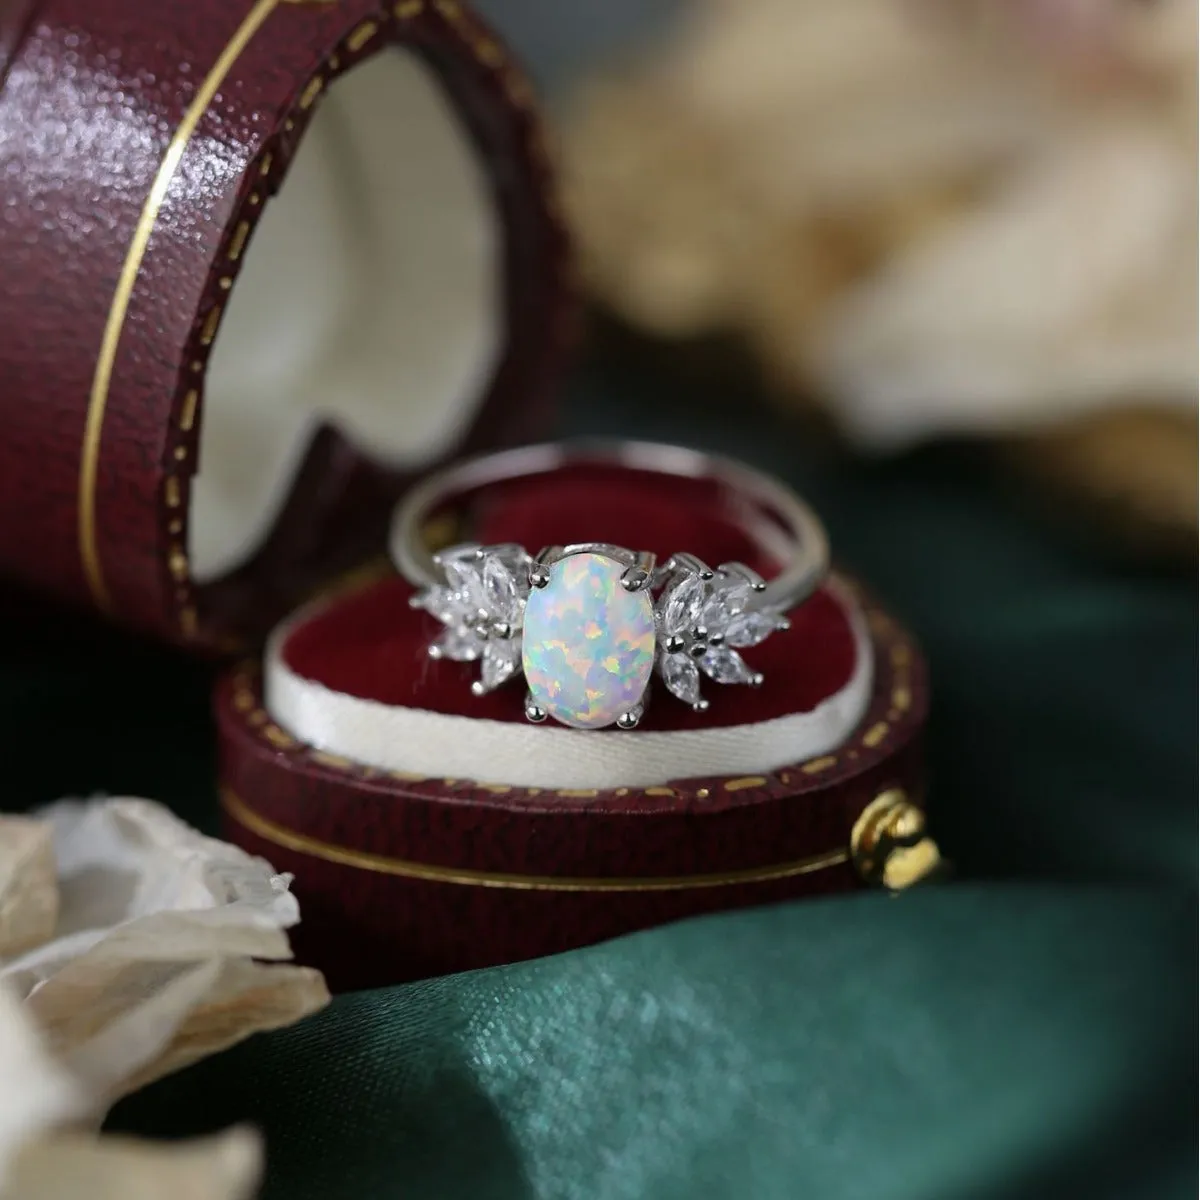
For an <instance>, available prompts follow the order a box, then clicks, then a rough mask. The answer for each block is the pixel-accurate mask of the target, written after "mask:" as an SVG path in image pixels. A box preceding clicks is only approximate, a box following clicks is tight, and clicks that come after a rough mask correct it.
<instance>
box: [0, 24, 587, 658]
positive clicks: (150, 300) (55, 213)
mask: <svg viewBox="0 0 1200 1200" xmlns="http://www.w3.org/2000/svg"><path fill="white" fill-rule="evenodd" d="M389 45H403V46H406V47H409V48H410V49H412V50H414V51H415V52H416V53H418V54H419V55H421V56H422V57H423V58H425V59H426V60H427V61H428V62H429V63H430V64H431V65H432V66H433V68H434V69H435V70H436V71H437V72H438V73H439V75H440V77H441V79H442V80H443V81H444V84H445V87H446V90H447V92H448V94H449V95H450V96H451V98H452V99H453V101H454V102H455V104H456V106H457V108H458V110H459V113H460V116H461V118H462V120H463V123H464V125H465V127H466V128H467V129H468V131H469V133H470V135H471V137H472V138H473V140H474V142H475V144H476V146H477V148H478V152H479V154H480V156H481V159H482V160H483V161H484V163H485V164H486V167H487V171H488V175H489V178H490V180H491V186H492V191H493V196H494V200H495V204H496V206H497V209H498V211H499V213H500V217H501V225H502V228H503V233H504V248H503V271H504V285H503V302H504V305H505V314H506V334H507V340H506V343H505V350H504V353H503V356H502V359H501V362H500V364H499V367H498V369H497V371H496V374H495V376H494V378H493V381H492V385H491V388H490V391H489V393H488V395H487V396H486V397H484V398H482V401H481V407H480V410H479V417H478V421H477V422H476V424H475V425H474V427H473V428H472V430H471V432H470V434H469V436H468V437H467V439H466V442H465V444H463V445H461V446H458V447H454V450H455V451H462V450H470V449H474V448H479V447H484V446H488V445H491V444H493V443H494V442H496V441H498V440H501V439H502V438H506V437H507V438H512V439H520V438H525V437H528V436H529V435H530V434H531V433H532V432H533V431H534V430H535V429H536V428H538V427H539V426H540V425H541V424H542V423H543V422H544V420H545V405H546V404H547V403H548V400H549V396H550V393H551V391H552V389H553V380H554V376H555V373H556V369H557V366H558V363H559V360H560V358H561V356H562V345H563V341H564V339H565V338H566V337H567V335H568V327H569V325H570V322H571V314H572V311H573V310H572V308H571V305H570V303H569V301H568V300H567V297H566V289H565V283H564V272H565V265H564V257H565V247H564V239H563V235H562V231H561V227H560V225H559V223H558V220H557V218H556V216H555V215H554V214H553V199H552V196H551V192H550V182H549V173H548V164H547V158H546V153H545V150H544V148H543V146H542V142H541V138H540V133H539V130H538V125H537V120H536V117H535V115H534V113H533V109H532V94H531V91H530V89H529V85H528V84H527V83H526V82H525V80H524V78H523V77H522V76H521V74H520V72H519V70H518V69H517V68H516V67H515V65H513V64H512V62H511V61H510V60H509V58H508V56H507V54H506V53H505V51H504V50H503V48H502V47H501V46H500V44H499V43H498V42H497V41H496V39H495V38H494V37H493V36H492V34H491V33H490V32H489V31H488V30H487V29H486V28H485V27H484V26H483V25H481V24H480V23H479V22H478V20H477V19H476V18H475V17H473V16H472V15H471V14H470V13H469V12H468V11H467V10H465V9H464V8H463V7H462V6H461V5H460V4H459V3H457V2H456V0H430V2H429V3H425V2H424V0H412V2H405V0H401V2H400V3H396V4H392V5H389V6H388V7H386V8H384V7H381V6H380V5H379V4H378V3H377V0H339V2H338V3H336V4H328V3H320V2H311V0H257V3H251V2H248V0H203V2H202V3H199V4H190V3H189V4H158V5H153V6H147V5H146V4H145V3H144V0H95V2H93V0H88V2H86V3H85V2H84V0H39V2H37V3H35V4H33V5H32V7H31V6H30V5H29V4H16V5H13V4H11V3H10V5H9V6H8V7H6V8H5V10H4V18H3V22H0V48H2V49H4V50H5V51H7V52H8V63H7V72H6V74H5V77H4V79H5V82H4V87H3V91H2V93H0V187H2V189H3V191H2V194H0V198H2V199H3V202H4V211H5V220H4V221H3V222H0V262H3V264H4V266H3V270H4V278H3V286H2V287H0V380H2V383H3V386H2V387H0V571H3V573H4V574H6V575H8V576H10V577H12V578H15V579H17V580H20V581H21V582H23V583H25V584H27V585H29V586H30V587H32V588H34V589H37V590H40V591H42V592H44V593H46V594H49V595H52V596H54V597H56V598H59V599H63V600H66V601H69V602H73V603H78V604H86V605H91V606H94V607H99V608H101V609H103V610H105V611H107V612H108V613H110V614H111V615H112V616H114V617H116V618H118V619H120V620H121V621H123V622H125V623H127V624H129V625H132V626H135V627H137V628H139V629H142V630H145V631H149V632H152V633H154V634H155V635H157V636H159V637H164V638H168V639H171V640H176V641H182V642H185V643H188V644H191V645H193V646H196V647H208V648H214V649H221V648H227V647H228V645H229V643H230V642H231V641H233V640H238V639H244V638H248V637H254V636H256V635H258V634H260V633H261V632H262V631H264V630H265V629H266V628H269V627H270V625H271V624H273V623H274V621H275V619H276V618H277V617H278V616H279V615H280V614H281V613H282V612H285V611H287V610H288V609H289V608H291V607H292V606H293V605H294V604H295V603H296V602H297V600H298V599H299V598H300V597H302V596H303V595H305V594H306V593H307V592H308V591H310V590H311V589H312V588H313V587H314V586H316V585H317V584H318V583H319V582H321V581H322V580H325V579H328V578H329V576H330V575H331V573H335V572H337V571H339V570H343V569H346V568H348V567H350V566H352V565H354V564H355V563H358V562H360V561H362V559H363V558H364V557H365V556H367V555H368V554H369V553H371V552H375V551H377V550H378V549H379V548H380V547H381V545H382V540H383V528H384V523H385V521H386V513H387V509H388V507H389V504H390V501H391V500H392V499H394V497H395V496H396V495H397V494H399V492H400V491H401V490H402V489H403V487H404V486H405V485H406V483H407V482H408V481H407V479H406V478H405V477H404V476H403V475H402V474H400V473H396V472H387V471H383V470H381V469H380V468H379V467H377V466H374V465H372V464H371V463H370V462H369V461H367V460H365V459H364V458H363V457H362V456H361V455H360V454H358V453H357V452H356V451H355V450H354V449H352V448H351V447H350V445H349V444H348V443H347V442H346V441H344V440H343V439H342V438H340V437H339V436H338V435H337V433H336V432H335V431H333V430H332V429H329V428H326V429H324V430H322V431H321V432H320V433H319V434H318V435H317V436H316V438H315V439H314V442H313V445H312V447H311V450H310V453H309V455H308V458H307V459H306V461H305V463H304V465H303V466H302V468H301V470H300V472H299V475H298V478H297V481H296V485H295V489H294V491H293V493H292V496H291V498H290V500H289V501H288V503H287V505H286V506H285V509H284V511H283V513H282V515H281V517H280V519H279V522H278V525H277V526H276V528H275V530H274V532H273V534H272V535H271V537H270V539H269V541H268V543H267V544H266V545H265V546H264V547H263V548H262V551H261V553H260V554H259V555H258V556H257V557H256V558H255V559H254V560H253V561H252V562H251V563H250V564H249V565H248V566H247V567H246V568H244V569H242V570H240V571H238V572H236V573H235V574H234V575H232V576H230V577H229V578H227V579H225V580H223V581H221V582H219V583H217V584H214V585H211V586H210V587H207V588H204V589H197V588H194V587H193V586H192V583H191V579H190V575H189V570H188V561H187V553H186V546H187V540H186V521H187V508H188V490H189V480H190V478H191V476H192V474H193V473H194V472H195V470H196V469H197V463H196V453H197V445H198V433H199V428H200V424H201V421H202V419H203V388H204V374H205V364H206V362H207V358H208V354H209V351H210V348H211V344H212V342H213V341H214V340H215V338H216V337H217V336H219V324H220V319H221V310H222V306H223V302H224V297H225V295H226V291H227V289H228V288H229V287H236V281H237V272H238V268H239V266H240V263H241V262H242V261H243V258H244V252H245V251H246V249H247V245H248V244H249V243H250V241H251V240H252V237H253V230H254V226H255V224H256V222H257V220H258V217H259V215H260V214H261V212H262V211H263V209H264V208H265V207H267V206H268V205H269V202H270V197H271V194H272V193H273V191H274V190H275V189H277V188H278V187H279V186H280V185H281V184H282V183H283V181H284V179H285V177H286V173H287V167H288V163H289V160H290V158H291V156H292V154H293V152H294V150H295V148H296V146H297V144H298V141H299V139H300V138H301V137H302V135H303V132H304V128H305V126H306V123H307V122H308V120H309V119H310V118H311V116H312V113H313V112H314V111H315V109H316V108H317V106H318V105H319V104H320V95H321V92H322V91H323V89H324V87H325V86H327V85H328V83H329V81H330V80H331V79H333V78H334V77H335V76H336V75H337V74H338V73H339V72H342V71H346V70H350V69H352V68H353V66H354V65H355V64H356V63H357V62H359V61H361V60H362V59H363V58H365V57H367V56H369V55H372V54H375V53H377V52H379V51H381V50H382V49H384V48H385V47H386V46H389ZM214 80H217V81H218V82H219V86H217V87H215V90H212V88H211V85H212V83H213V81H214ZM206 87H207V88H209V90H212V96H211V101H210V102H209V103H207V104H206V105H204V106H203V108H202V109H197V111H196V113H195V114H194V115H195V116H196V117H197V123H196V125H195V129H194V131H192V132H191V133H190V136H184V135H185V134H186V133H187V132H188V130H187V121H188V118H189V109H190V108H191V106H192V105H193V103H196V104H199V103H200V102H201V101H202V100H203V99H204V97H205V94H206ZM173 156H177V161H176V160H175V158H174V157H173ZM164 164H166V166H164ZM414 169H415V170H419V169H420V165H419V164H414ZM156 181H157V183H156ZM156 186H157V187H158V189H159V190H158V192H156V191H155V188H156ZM156 206H157V207H156ZM146 214H149V215H150V216H151V217H153V220H152V224H150V225H149V226H145V225H143V226H142V227H141V228H140V227H139V222H144V221H145V219H146ZM139 233H143V234H148V239H147V240H146V241H145V243H144V253H143V254H142V256H141V258H140V260H139V259H138V258H137V256H136V251H137V248H138V245H139V242H138V239H139ZM131 254H132V255H133V257H132V258H131V257H130V255H131ZM131 262H132V263H133V265H134V266H136V267H137V270H136V275H134V276H131V277H130V280H129V282H130V283H131V287H130V290H129V291H128V293H127V295H125V294H123V292H122V283H121V279H122V272H123V270H128V267H129V264H130V263H131ZM123 300H124V301H127V306H126V307H124V308H123V307H122V302H123ZM106 337H107V338H108V339H109V348H110V349H111V350H112V354H111V362H110V363H109V362H108V359H107V358H106V356H105V349H104V348H105V345H106ZM106 363H107V364H108V365H109V366H110V367H111V372H110V374H109V376H107V377H105V376H104V368H105V364H106ZM98 364H99V368H98ZM192 393H195V395H194V396H193V395H192Z"/></svg>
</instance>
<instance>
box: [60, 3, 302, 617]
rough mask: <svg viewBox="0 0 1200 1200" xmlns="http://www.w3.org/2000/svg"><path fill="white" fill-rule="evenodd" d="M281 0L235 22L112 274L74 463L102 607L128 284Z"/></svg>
mask: <svg viewBox="0 0 1200 1200" xmlns="http://www.w3.org/2000/svg"><path fill="white" fill-rule="evenodd" d="M279 2H280V0H258V3H257V4H255V5H254V7H253V8H252V9H251V10H250V12H249V13H248V14H247V15H246V19H245V20H244V21H243V22H242V23H241V25H239V26H238V28H237V30H236V31H235V33H234V35H233V37H232V38H231V39H230V40H229V42H228V44H227V45H226V47H225V49H224V50H223V51H222V52H221V55H220V57H219V58H218V59H217V61H216V62H215V63H214V64H213V68H212V70H211V71H209V73H208V75H207V77H206V78H205V80H204V82H203V83H202V84H201V85H200V88H199V90H198V91H197V92H196V95H195V96H194V97H193V98H192V102H191V104H189V105H188V107H187V111H186V112H185V113H184V114H183V120H182V121H181V122H180V123H179V128H178V129H176V130H175V133H174V134H173V135H172V137H171V141H170V143H169V144H168V146H167V152H166V154H165V155H163V160H162V162H161V163H160V164H159V167H158V173H157V174H156V175H155V177H154V183H153V184H152V185H151V187H150V194H149V195H148V196H147V197H146V203H145V205H144V206H143V207H142V213H141V216H140V217H139V218H138V223H137V225H136V226H135V228H134V231H133V238H132V239H131V241H130V243H129V249H128V251H127V252H126V254H125V262H124V264H123V265H122V267H121V274H120V275H119V276H118V278H117V286H116V290H115V291H114V293H113V299H112V305H111V306H110V307H109V310H108V319H107V321H106V322H105V325H104V337H103V339H102V340H101V342H100V352H99V354H98V355H97V357H96V370H95V373H94V374H93V376H92V390H91V395H90V397H89V400H88V411H87V421H86V423H85V425H84V429H83V448H82V459H81V461H80V464H79V557H80V559H81V560H82V563H83V574H84V578H85V579H86V580H87V585H88V588H89V589H90V590H91V593H92V597H93V599H94V600H95V601H96V603H97V605H99V607H100V608H102V609H108V608H110V607H111V599H110V596H109V592H108V586H107V584H106V583H105V581H104V570H103V568H102V567H101V565H100V552H99V548H98V546H97V544H96V472H97V468H98V466H99V460H100V434H101V431H102V430H103V428H104V410H105V408H106V407H107V405H108V389H109V385H110V384H111V382H112V372H113V364H114V363H115V361H116V357H117V347H118V345H119V344H120V341H121V332H122V330H123V329H124V327H125V317H126V315H127V313H128V311H129V302H130V300H131V299H132V297H133V287H134V284H135V283H136V282H137V277H138V272H139V270H141V266H142V259H143V258H145V256H146V247H147V246H148V245H149V244H150V235H151V234H152V233H153V232H154V225H155V222H156V221H157V220H158V214H159V211H160V209H161V208H162V206H163V201H164V200H165V199H166V197H167V189H168V188H169V187H170V186H171V180H172V179H174V177H175V172H176V171H177V170H178V168H179V163H180V161H181V160H182V158H183V152H184V150H185V149H186V148H187V144H188V141H189V140H190V139H191V136H192V134H193V133H195V131H196V126H197V125H199V124H200V119H201V118H202V117H203V116H204V114H205V113H206V112H207V111H208V106H209V105H210V104H211V103H212V98H213V97H214V96H215V95H216V94H217V91H218V89H219V88H220V86H221V84H222V83H224V81H225V76H226V75H228V74H229V71H230V69H231V68H232V67H233V64H234V63H235V62H236V61H237V59H238V56H239V55H240V54H241V53H242V51H243V50H244V49H245V48H246V44H247V43H248V42H249V41H250V39H251V38H252V37H253V36H254V35H255V34H256V33H257V32H258V30H259V28H260V27H261V26H262V24H263V22H265V21H266V19H267V18H268V17H269V16H270V15H271V13H272V12H273V11H274V10H275V8H276V6H277V5H278V4H279Z"/></svg>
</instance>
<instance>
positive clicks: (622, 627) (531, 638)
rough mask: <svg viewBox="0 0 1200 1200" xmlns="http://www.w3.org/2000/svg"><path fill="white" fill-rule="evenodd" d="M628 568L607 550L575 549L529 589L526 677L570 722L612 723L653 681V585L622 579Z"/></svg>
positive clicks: (545, 703) (542, 701)
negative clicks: (626, 584)
mask: <svg viewBox="0 0 1200 1200" xmlns="http://www.w3.org/2000/svg"><path fill="white" fill-rule="evenodd" d="M624 570H625V568H624V567H623V566H622V565H621V564H620V563H619V562H617V561H616V560H615V559H612V558H608V557H607V556H606V555H603V554H590V553H587V554H571V555H568V556H567V557H566V558H564V559H562V560H561V561H560V562H557V563H555V564H554V566H553V567H551V568H550V582H549V583H548V584H547V585H546V586H545V587H544V588H533V589H532V590H531V591H530V593H529V601H528V603H527V604H526V607H525V631H524V635H523V637H522V652H523V655H524V667H525V680H526V682H527V683H528V685H529V692H530V695H532V696H533V699H534V700H535V702H536V703H537V704H538V705H539V706H540V707H542V708H544V709H545V710H546V712H547V713H548V714H549V715H550V716H552V717H553V718H554V719H555V720H556V721H561V722H562V724H564V725H573V726H575V728H577V729H599V728H601V727H602V726H604V725H611V724H612V723H613V722H614V721H615V720H616V719H617V718H618V717H619V716H620V715H621V714H622V713H624V712H628V711H629V710H630V709H631V708H633V707H634V706H635V705H636V704H637V703H638V701H639V700H640V699H641V698H642V693H643V692H644V691H645V690H646V684H647V683H648V682H649V680H650V671H651V669H652V668H653V666H654V607H653V605H652V604H651V601H650V595H649V592H648V591H643V592H627V591H626V590H625V589H624V588H623V587H622V586H621V573H622V572H623V571H624Z"/></svg>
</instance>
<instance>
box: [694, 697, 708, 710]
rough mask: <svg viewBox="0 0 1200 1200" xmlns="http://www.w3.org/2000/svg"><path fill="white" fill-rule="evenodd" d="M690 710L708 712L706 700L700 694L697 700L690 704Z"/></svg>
mask: <svg viewBox="0 0 1200 1200" xmlns="http://www.w3.org/2000/svg"><path fill="white" fill-rule="evenodd" d="M692 712H698V713H703V712H708V701H707V700H705V699H704V697H703V696H701V698H700V699H699V700H697V701H696V703H695V704H693V705H692Z"/></svg>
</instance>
